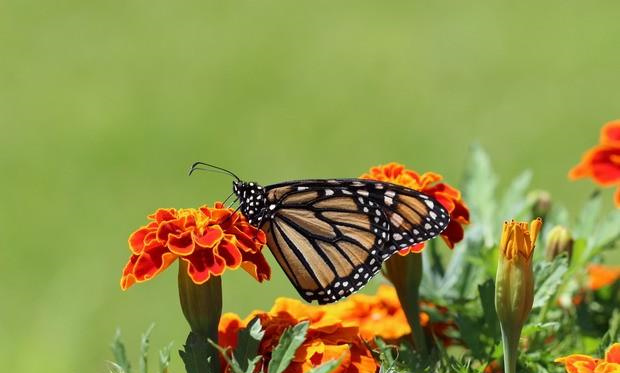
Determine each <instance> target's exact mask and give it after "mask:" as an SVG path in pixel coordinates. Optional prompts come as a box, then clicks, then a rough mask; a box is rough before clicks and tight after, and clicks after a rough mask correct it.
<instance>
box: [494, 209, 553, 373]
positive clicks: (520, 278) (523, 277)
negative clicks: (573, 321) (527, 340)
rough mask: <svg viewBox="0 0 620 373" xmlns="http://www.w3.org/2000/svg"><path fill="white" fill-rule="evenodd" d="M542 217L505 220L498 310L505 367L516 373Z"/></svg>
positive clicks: (498, 273) (529, 303)
mask: <svg viewBox="0 0 620 373" xmlns="http://www.w3.org/2000/svg"><path fill="white" fill-rule="evenodd" d="M541 227H542V220H541V219H536V220H534V221H532V223H531V225H530V226H529V227H528V224H527V223H525V222H515V221H510V222H505V223H504V227H503V230H502V237H501V241H500V245H499V251H500V253H499V263H498V266H497V277H496V284H495V309H496V311H497V317H498V319H499V322H500V326H501V330H502V339H503V342H504V369H505V371H506V373H515V372H516V364H517V349H518V347H519V338H520V336H521V329H522V328H523V324H524V323H525V321H526V320H527V318H528V316H529V314H530V311H531V310H532V303H533V302H534V273H533V269H532V254H533V252H534V245H535V243H536V238H537V237H538V233H539V232H540V229H541Z"/></svg>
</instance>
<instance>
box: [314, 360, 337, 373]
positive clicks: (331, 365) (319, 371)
mask: <svg viewBox="0 0 620 373" xmlns="http://www.w3.org/2000/svg"><path fill="white" fill-rule="evenodd" d="M340 363H342V357H340V358H339V359H337V360H330V361H328V362H326V363H323V364H321V365H320V366H318V367H314V368H312V369H311V370H309V371H308V373H331V372H333V371H334V370H336V368H338V367H339V366H340Z"/></svg>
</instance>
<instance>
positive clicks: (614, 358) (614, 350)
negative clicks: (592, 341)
mask: <svg viewBox="0 0 620 373" xmlns="http://www.w3.org/2000/svg"><path fill="white" fill-rule="evenodd" d="M605 361H607V362H608V363H618V364H620V343H614V344H612V345H611V347H609V349H608V350H607V352H606V353H605Z"/></svg>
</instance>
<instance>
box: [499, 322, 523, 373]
mask: <svg viewBox="0 0 620 373" xmlns="http://www.w3.org/2000/svg"><path fill="white" fill-rule="evenodd" d="M519 330H520V329H519ZM519 334H520V333H519ZM519 337H520V336H518V337H516V338H514V336H509V335H508V333H506V332H505V331H504V328H503V327H502V342H503V344H504V373H517V356H518V351H519Z"/></svg>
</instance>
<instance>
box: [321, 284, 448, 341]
mask: <svg viewBox="0 0 620 373" xmlns="http://www.w3.org/2000/svg"><path fill="white" fill-rule="evenodd" d="M421 306H422V307H423V308H426V309H433V310H435V311H436V312H435V314H439V315H445V314H447V312H448V310H447V309H445V308H443V307H438V306H435V305H434V304H432V303H429V302H421ZM323 307H324V309H325V310H326V312H327V313H329V314H330V315H332V316H334V317H337V318H339V319H341V320H343V322H347V323H352V324H354V325H357V326H358V327H359V333H360V336H361V337H362V338H363V339H364V340H365V341H369V342H371V341H372V340H373V339H374V338H375V337H381V339H384V340H386V341H395V340H397V339H399V338H401V337H403V336H405V335H408V334H411V327H410V326H409V323H408V322H407V316H406V315H405V312H404V311H403V309H402V307H401V305H400V302H399V301H398V295H397V294H396V289H395V288H394V287H393V286H389V285H381V286H380V287H379V289H378V291H377V294H376V295H374V296H372V295H365V294H355V295H352V296H350V297H349V298H347V299H346V300H344V301H342V302H339V303H334V304H330V305H327V306H323ZM420 325H421V326H422V327H423V328H424V329H425V331H426V332H427V333H428V334H431V332H432V333H433V334H434V335H435V336H436V337H437V338H438V339H439V340H441V341H442V342H443V344H444V345H445V346H449V345H452V344H454V343H455V342H456V340H454V339H453V338H451V337H450V336H449V334H450V332H451V331H454V330H456V325H455V324H454V322H452V321H448V320H432V321H431V318H430V316H429V314H428V313H426V312H421V313H420Z"/></svg>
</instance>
